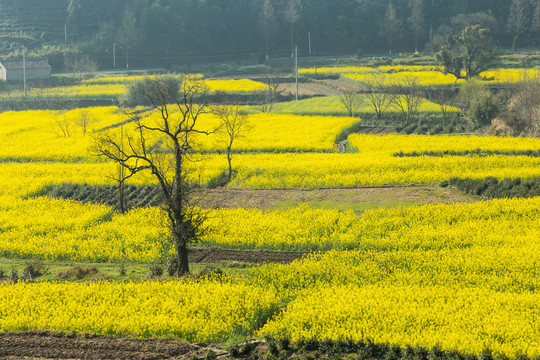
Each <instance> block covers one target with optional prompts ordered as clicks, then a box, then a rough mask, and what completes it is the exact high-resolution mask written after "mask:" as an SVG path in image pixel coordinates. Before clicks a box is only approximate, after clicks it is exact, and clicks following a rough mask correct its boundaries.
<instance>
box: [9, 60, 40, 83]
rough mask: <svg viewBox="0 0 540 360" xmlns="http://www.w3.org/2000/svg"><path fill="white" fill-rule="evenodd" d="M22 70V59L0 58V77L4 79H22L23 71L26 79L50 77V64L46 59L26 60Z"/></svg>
mask: <svg viewBox="0 0 540 360" xmlns="http://www.w3.org/2000/svg"><path fill="white" fill-rule="evenodd" d="M24 67H25V70H23V61H22V60H5V61H3V60H0V79H1V80H6V81H23V79H24V76H23V71H24V72H26V80H38V79H50V78H51V65H49V62H48V61H47V60H26V61H25V63H24Z"/></svg>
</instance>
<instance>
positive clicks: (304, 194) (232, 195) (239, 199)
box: [201, 184, 475, 212]
mask: <svg viewBox="0 0 540 360" xmlns="http://www.w3.org/2000/svg"><path fill="white" fill-rule="evenodd" d="M473 201H475V200H474V199H473V198H471V197H467V196H465V195H462V194H460V193H458V192H455V191H452V190H451V189H449V188H442V187H440V186H438V185H436V184H429V185H418V186H416V185H415V186H378V187H377V186H374V187H361V188H349V189H347V188H345V189H315V190H299V189H292V190H248V189H215V190H212V191H210V192H208V194H206V196H205V198H204V199H203V201H202V203H201V205H202V206H203V207H206V208H236V207H241V208H248V209H249V208H257V209H260V210H275V209H281V210H286V209H288V208H290V207H294V206H297V205H298V204H301V203H308V204H310V205H312V206H315V207H322V208H337V209H340V210H348V209H350V210H354V211H356V212H362V211H365V210H369V209H373V208H381V207H384V208H394V207H404V206H410V205H416V204H430V203H445V204H450V203H454V202H473Z"/></svg>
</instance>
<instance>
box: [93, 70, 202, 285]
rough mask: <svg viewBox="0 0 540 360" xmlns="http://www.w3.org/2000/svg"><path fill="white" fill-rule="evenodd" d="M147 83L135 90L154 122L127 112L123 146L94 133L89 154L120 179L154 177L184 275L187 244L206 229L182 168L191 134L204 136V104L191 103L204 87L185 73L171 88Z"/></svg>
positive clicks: (161, 83) (188, 153)
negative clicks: (117, 171)
mask: <svg viewBox="0 0 540 360" xmlns="http://www.w3.org/2000/svg"><path fill="white" fill-rule="evenodd" d="M151 84H152V86H151V87H150V86H148V82H147V84H146V85H145V86H141V87H140V88H141V89H144V96H145V97H146V99H147V102H148V103H149V104H151V108H152V109H153V111H154V112H156V113H157V114H158V117H157V118H158V120H156V119H155V117H144V116H141V115H140V114H137V113H134V112H133V113H132V114H131V118H132V119H133V121H132V122H130V123H129V124H128V125H126V126H130V127H131V129H126V134H125V135H124V139H125V140H124V141H125V145H124V144H123V143H122V142H120V140H119V139H118V138H117V137H116V136H114V135H113V134H111V133H110V132H103V133H100V134H97V135H96V136H95V140H96V142H95V146H94V148H93V149H92V152H93V153H94V154H95V155H98V156H104V157H106V158H108V159H110V160H112V161H114V162H116V163H117V164H119V165H120V166H122V167H123V169H124V170H125V171H126V173H127V175H126V179H128V178H130V177H131V176H133V175H135V174H137V173H139V172H142V171H149V172H150V173H151V174H152V175H153V176H155V178H156V179H157V181H158V183H159V186H160V188H161V191H162V197H163V201H164V204H163V208H164V210H165V211H166V213H167V215H168V220H169V221H168V223H169V228H170V232H171V237H172V240H173V241H174V245H175V249H176V256H177V260H178V274H179V275H184V274H187V273H189V263H188V244H190V243H192V242H195V241H197V240H198V238H199V237H200V236H202V235H203V233H204V232H205V230H206V229H205V228H204V219H205V216H204V213H202V212H201V210H199V209H198V208H197V207H195V206H194V205H195V204H194V200H195V199H194V195H195V194H196V186H195V185H194V184H193V182H191V181H190V179H189V178H188V168H187V167H188V163H189V162H190V161H192V156H191V155H192V153H193V144H194V143H193V140H194V137H196V136H198V135H200V134H206V135H208V134H210V132H209V131H206V130H201V129H200V128H199V117H200V116H201V115H202V114H204V113H206V112H208V103H197V100H198V99H200V96H201V95H203V94H204V93H205V92H206V90H207V89H206V87H205V85H204V84H203V83H202V82H200V81H195V80H192V79H190V80H186V78H185V77H184V79H183V81H182V82H181V84H180V85H178V84H177V85H176V86H171V85H170V84H171V83H170V81H167V79H166V77H165V76H160V77H156V78H155V79H152V82H151ZM152 119H153V120H152ZM156 142H158V143H161V144H162V148H160V151H153V149H152V145H153V144H155V143H156Z"/></svg>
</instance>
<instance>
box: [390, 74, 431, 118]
mask: <svg viewBox="0 0 540 360" xmlns="http://www.w3.org/2000/svg"><path fill="white" fill-rule="evenodd" d="M423 102H424V99H423V98H422V91H421V90H420V89H419V87H418V83H417V81H416V79H414V78H409V79H405V80H403V81H402V82H400V83H399V84H395V85H394V86H393V90H392V100H391V104H392V107H394V108H395V109H397V110H399V111H401V113H402V114H403V122H404V123H405V124H408V123H409V122H410V120H411V118H412V116H414V115H415V114H416V113H417V112H418V109H419V108H420V106H421V105H422V103H423Z"/></svg>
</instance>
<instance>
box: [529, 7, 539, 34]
mask: <svg viewBox="0 0 540 360" xmlns="http://www.w3.org/2000/svg"><path fill="white" fill-rule="evenodd" d="M531 27H532V29H533V31H540V2H536V6H535V7H534V11H533V15H532V24H531Z"/></svg>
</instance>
